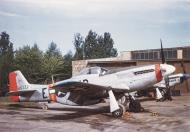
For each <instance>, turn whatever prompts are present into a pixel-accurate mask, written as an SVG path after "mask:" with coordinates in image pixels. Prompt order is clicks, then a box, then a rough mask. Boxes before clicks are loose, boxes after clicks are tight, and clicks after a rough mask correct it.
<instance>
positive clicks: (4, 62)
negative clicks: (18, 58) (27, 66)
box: [0, 32, 14, 93]
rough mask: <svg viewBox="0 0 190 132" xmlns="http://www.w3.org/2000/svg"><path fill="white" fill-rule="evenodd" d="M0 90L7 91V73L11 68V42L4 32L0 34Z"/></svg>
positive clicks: (12, 54)
mask: <svg viewBox="0 0 190 132" xmlns="http://www.w3.org/2000/svg"><path fill="white" fill-rule="evenodd" d="M0 36H1V37H0V91H2V92H3V93H4V92H6V91H7V84H8V80H7V78H8V73H9V72H10V71H11V69H12V64H13V56H14V53H13V44H12V43H11V42H10V40H9V35H8V34H7V33H6V32H2V33H1V34H0Z"/></svg>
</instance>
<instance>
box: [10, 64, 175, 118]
mask: <svg viewBox="0 0 190 132" xmlns="http://www.w3.org/2000/svg"><path fill="white" fill-rule="evenodd" d="M174 71H175V67H174V66H172V65H168V64H155V65H147V66H138V67H129V68H127V69H125V70H120V71H109V70H107V69H105V68H101V67H90V68H85V69H83V70H82V71H81V72H80V74H79V75H77V76H74V77H71V78H70V79H67V80H63V81H59V82H56V83H53V84H51V85H36V84H29V83H28V82H27V80H26V79H25V78H24V76H23V75H22V73H21V72H20V71H14V72H12V73H10V74H9V83H10V84H9V85H10V88H9V90H10V92H9V93H8V95H10V96H12V97H11V99H12V100H13V101H21V102H22V101H24V102H26V101H35V102H40V101H50V100H54V101H56V102H58V103H61V104H66V105H79V106H81V105H93V104H97V103H100V102H101V100H102V99H104V98H107V97H109V101H110V112H111V113H112V115H113V116H114V117H121V116H122V115H123V113H124V112H125V111H126V107H127V103H126V102H127V101H129V109H133V110H135V111H136V112H139V111H140V110H141V105H140V103H139V102H138V101H137V100H135V98H134V97H133V96H132V95H130V93H131V92H133V91H139V90H142V89H146V88H150V86H153V85H154V84H156V83H158V82H160V81H161V80H162V79H163V78H164V77H166V76H168V75H170V74H172V73H173V72H174Z"/></svg>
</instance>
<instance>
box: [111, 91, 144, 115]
mask: <svg viewBox="0 0 190 132" xmlns="http://www.w3.org/2000/svg"><path fill="white" fill-rule="evenodd" d="M117 102H118V105H119V109H118V110H116V111H114V112H112V115H113V117H115V118H119V117H122V116H123V114H124V113H125V112H126V110H128V111H130V112H135V113H137V112H142V111H143V110H144V109H143V108H142V106H141V104H140V102H139V101H138V100H136V99H135V98H134V97H133V96H131V95H129V96H126V95H124V96H122V97H119V99H118V100H117Z"/></svg>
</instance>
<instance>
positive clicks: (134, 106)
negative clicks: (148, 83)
mask: <svg viewBox="0 0 190 132" xmlns="http://www.w3.org/2000/svg"><path fill="white" fill-rule="evenodd" d="M129 101H130V103H129V111H131V112H136V113H138V112H141V111H143V108H142V107H141V104H140V102H139V101H138V100H135V99H134V98H133V97H132V96H131V95H129Z"/></svg>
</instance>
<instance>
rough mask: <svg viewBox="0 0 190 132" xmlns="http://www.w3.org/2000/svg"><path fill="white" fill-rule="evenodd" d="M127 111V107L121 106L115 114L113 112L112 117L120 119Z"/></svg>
mask: <svg viewBox="0 0 190 132" xmlns="http://www.w3.org/2000/svg"><path fill="white" fill-rule="evenodd" d="M125 111H126V109H125V106H124V105H122V104H119V109H118V110H116V111H114V112H112V115H113V117H115V118H119V117H122V116H123V114H124V113H125Z"/></svg>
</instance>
